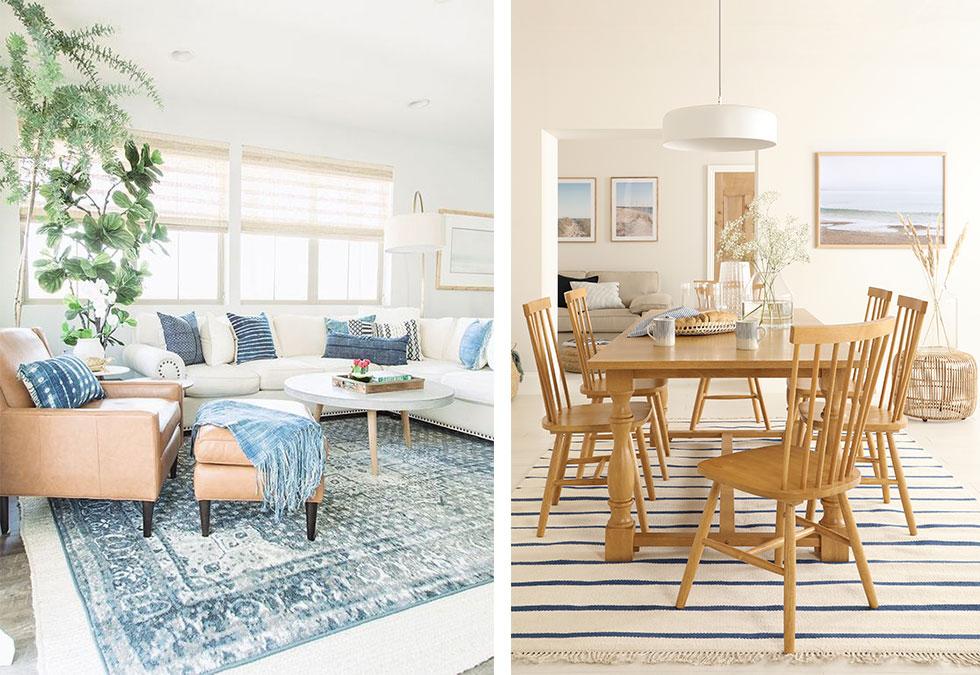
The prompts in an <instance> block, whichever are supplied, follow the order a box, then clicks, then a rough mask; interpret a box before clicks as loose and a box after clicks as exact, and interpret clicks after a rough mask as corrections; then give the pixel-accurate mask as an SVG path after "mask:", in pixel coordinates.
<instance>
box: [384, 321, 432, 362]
mask: <svg viewBox="0 0 980 675" xmlns="http://www.w3.org/2000/svg"><path fill="white" fill-rule="evenodd" d="M374 332H375V335H377V336H378V337H383V338H397V337H402V336H403V335H407V336H408V354H407V356H408V360H409V361H421V360H422V344H421V343H420V342H419V324H418V322H417V321H416V320H415V319H409V320H408V321H402V322H401V323H378V324H375V326H374Z"/></svg>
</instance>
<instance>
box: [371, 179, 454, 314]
mask: <svg viewBox="0 0 980 675" xmlns="http://www.w3.org/2000/svg"><path fill="white" fill-rule="evenodd" d="M445 245H446V226H445V222H444V219H443V217H442V216H441V215H440V214H438V213H425V206H424V205H423V203H422V193H421V192H419V191H418V190H416V191H415V196H414V197H413V198H412V212H411V213H405V214H401V215H397V216H392V217H391V218H389V219H388V220H387V222H385V251H386V252H387V253H419V254H421V255H420V256H419V258H421V260H422V269H421V276H420V277H419V316H425V254H426V253H427V252H432V251H438V250H439V249H441V248H443V247H444V246H445Z"/></svg>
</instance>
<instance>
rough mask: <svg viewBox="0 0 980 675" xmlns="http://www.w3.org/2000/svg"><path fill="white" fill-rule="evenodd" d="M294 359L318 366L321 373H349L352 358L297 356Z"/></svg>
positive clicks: (310, 365)
mask: <svg viewBox="0 0 980 675" xmlns="http://www.w3.org/2000/svg"><path fill="white" fill-rule="evenodd" d="M293 361H298V362H299V363H303V364H305V365H307V366H309V367H311V368H316V370H317V372H321V373H348V372H350V367H351V360H350V359H325V358H323V357H322V356H296V357H294V358H293Z"/></svg>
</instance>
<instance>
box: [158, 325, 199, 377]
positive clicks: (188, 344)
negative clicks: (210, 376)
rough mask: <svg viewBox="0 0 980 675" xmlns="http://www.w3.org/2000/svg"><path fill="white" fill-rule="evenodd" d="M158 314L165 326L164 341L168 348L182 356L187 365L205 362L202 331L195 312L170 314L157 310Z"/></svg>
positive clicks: (163, 326)
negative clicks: (180, 314) (181, 314)
mask: <svg viewBox="0 0 980 675" xmlns="http://www.w3.org/2000/svg"><path fill="white" fill-rule="evenodd" d="M157 316H158V317H159V318H160V326H161V327H162V328H163V341H164V342H165V343H166V344H167V350H168V351H171V352H173V353H174V354H176V355H177V356H179V357H180V358H182V359H183V360H184V364H185V365H188V366H191V365H194V364H195V363H204V348H203V347H202V346H201V331H200V330H198V327H197V317H196V316H195V315H194V312H191V313H190V314H185V315H184V316H170V315H169V314H161V313H160V312H157Z"/></svg>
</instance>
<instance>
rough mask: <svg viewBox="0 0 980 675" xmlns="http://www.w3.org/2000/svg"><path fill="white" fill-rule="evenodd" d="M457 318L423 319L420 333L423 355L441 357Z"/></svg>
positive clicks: (431, 357)
mask: <svg viewBox="0 0 980 675" xmlns="http://www.w3.org/2000/svg"><path fill="white" fill-rule="evenodd" d="M455 323H456V319H453V318H452V317H446V318H443V319H422V320H421V321H420V323H419V333H420V338H421V340H422V356H424V357H425V358H427V359H441V358H442V355H443V354H444V353H445V351H446V342H448V341H449V338H450V337H451V336H452V333H453V326H454V325H455Z"/></svg>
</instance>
